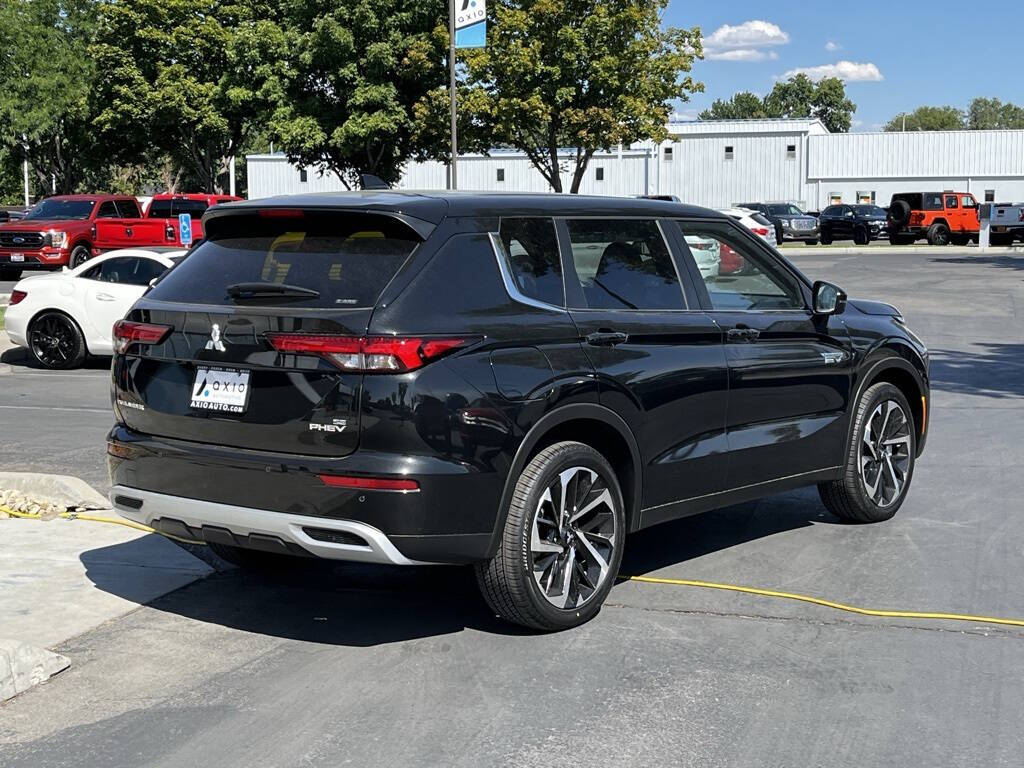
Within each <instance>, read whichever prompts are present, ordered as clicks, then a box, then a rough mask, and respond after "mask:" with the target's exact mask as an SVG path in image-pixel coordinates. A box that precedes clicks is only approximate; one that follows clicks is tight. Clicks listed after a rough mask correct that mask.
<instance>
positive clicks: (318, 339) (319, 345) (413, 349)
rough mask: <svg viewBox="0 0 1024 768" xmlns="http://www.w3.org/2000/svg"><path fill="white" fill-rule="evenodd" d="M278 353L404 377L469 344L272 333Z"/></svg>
mask: <svg viewBox="0 0 1024 768" xmlns="http://www.w3.org/2000/svg"><path fill="white" fill-rule="evenodd" d="M267 341H269V342H270V345H271V346H272V347H273V348H274V349H276V350H277V351H278V352H291V353H296V354H306V355H319V356H320V357H323V358H325V359H327V360H330V361H331V362H332V363H334V364H335V365H336V366H338V367H339V368H341V369H342V370H344V371H352V372H353V373H357V372H358V373H404V372H406V371H414V370H416V369H417V368H421V367H423V366H424V365H426V364H427V363H430V362H433V361H434V360H437V359H438V358H441V357H444V356H445V355H447V354H448V353H450V352H452V351H453V350H455V349H458V348H459V347H463V346H465V345H466V344H468V343H469V341H470V340H469V339H465V338H443V339H437V338H434V339H431V338H418V337H409V336H364V337H359V336H327V335H320V334H305V333H268V334H267Z"/></svg>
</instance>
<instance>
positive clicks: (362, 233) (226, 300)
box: [148, 211, 420, 308]
mask: <svg viewBox="0 0 1024 768" xmlns="http://www.w3.org/2000/svg"><path fill="white" fill-rule="evenodd" d="M295 214H296V215H292V216H275V217H270V218H266V217H262V216H259V215H244V216H232V217H230V218H227V219H221V220H214V221H213V222H211V225H212V226H210V227H208V231H207V233H206V234H207V238H208V239H206V240H204V241H203V242H202V243H201V244H200V245H199V246H198V247H197V248H196V249H195V250H194V251H192V252H191V253H190V254H189V256H188V258H187V259H185V260H184V261H183V262H182V263H181V264H179V265H178V266H177V267H176V268H175V269H173V270H171V271H170V272H168V273H167V274H166V276H165V277H164V279H162V280H161V281H160V282H159V283H157V285H156V286H155V287H154V288H153V290H152V291H151V292H150V293H149V294H148V295H149V297H150V298H153V299H157V300H160V301H175V302H191V303H197V304H215V305H216V304H220V305H232V304H235V303H239V302H242V301H244V303H245V304H247V305H252V304H253V303H258V304H262V305H273V304H279V303H280V304H286V305H287V306H289V307H318V308H328V307H332V308H333V307H338V308H346V307H369V306H373V305H374V304H375V303H376V301H377V297H378V296H380V293H381V291H383V290H384V287H385V286H386V285H387V284H388V282H389V281H390V280H391V278H392V277H393V276H394V275H395V273H396V272H397V271H398V269H399V268H400V267H401V266H402V264H403V263H405V260H406V259H407V258H408V257H409V255H410V254H411V253H412V252H413V250H415V248H416V246H417V245H419V243H420V239H419V238H418V237H417V236H416V234H415V233H414V232H413V231H412V230H411V229H409V228H408V227H406V226H405V225H404V224H402V223H401V222H399V221H396V220H394V219H392V218H390V217H387V216H377V215H372V214H369V215H368V214H348V213H340V212H333V213H331V212H308V211H307V212H305V213H304V214H303V213H301V212H295ZM242 283H267V284H276V285H279V286H280V285H285V286H294V287H297V288H304V289H311V290H314V291H317V292H318V293H319V296H294V295H293V296H290V297H288V298H286V299H282V298H280V297H274V296H272V295H267V296H265V297H260V298H257V299H245V300H242V299H233V298H232V297H230V296H229V295H228V287H229V286H232V285H236V284H242Z"/></svg>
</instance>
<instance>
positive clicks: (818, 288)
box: [813, 280, 846, 315]
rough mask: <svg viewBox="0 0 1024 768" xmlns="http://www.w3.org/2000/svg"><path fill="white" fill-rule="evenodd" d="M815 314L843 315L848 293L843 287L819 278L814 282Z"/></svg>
mask: <svg viewBox="0 0 1024 768" xmlns="http://www.w3.org/2000/svg"><path fill="white" fill-rule="evenodd" d="M813 293H814V299H813V301H814V314H816V315H841V314H843V310H845V309H846V293H845V292H844V291H843V289H842V288H840V287H838V286H836V285H832V283H826V282H824V281H822V280H818V281H817V282H816V283H815V284H814V288H813Z"/></svg>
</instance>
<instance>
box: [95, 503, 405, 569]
mask: <svg viewBox="0 0 1024 768" xmlns="http://www.w3.org/2000/svg"><path fill="white" fill-rule="evenodd" d="M110 502H111V504H112V505H113V507H114V509H115V510H116V511H117V513H118V514H119V515H121V517H125V518H127V519H129V520H134V521H135V522H136V523H142V524H143V525H148V526H150V527H152V528H155V529H157V530H158V531H163V532H165V533H170V534H173V535H176V536H182V535H184V536H190V537H195V538H199V539H202V540H204V541H208V542H215V543H219V544H229V545H234V546H241V547H246V548H248V549H261V550H267V551H279V552H283V553H287V552H295V548H298V549H299V550H301V551H302V552H304V553H307V554H310V555H313V556H315V557H322V558H326V559H329V560H355V561H358V562H365V563H388V564H390V565H420V564H422V561H418V560H412V559H410V558H408V557H406V556H405V555H403V554H402V553H401V552H399V551H398V549H397V548H396V547H395V545H394V544H392V543H391V540H390V539H388V537H387V536H386V535H384V533H382V532H381V531H379V530H377V529H376V528H374V527H373V526H371V525H367V524H366V523H360V522H356V521H354V520H327V519H324V518H321V517H307V516H303V515H290V514H287V513H283V512H273V511H271V510H267V509H255V508H252V507H240V506H235V505H233V504H216V503H214V502H210V501H202V500H199V499H188V498H184V497H182V496H170V495H167V494H164V493H154V492H153V491H143V490H139V489H138V488H129V487H127V486H123V485H116V486H114V487H113V488H112V489H111V491H110Z"/></svg>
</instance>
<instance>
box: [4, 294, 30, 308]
mask: <svg viewBox="0 0 1024 768" xmlns="http://www.w3.org/2000/svg"><path fill="white" fill-rule="evenodd" d="M26 296H28V294H27V293H25V292H24V291H11V300H10V301H9V302H8V304H10V306H12V307H13V306H14V305H15V304H19V303H21V302H22V301H24V300H25V297H26Z"/></svg>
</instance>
